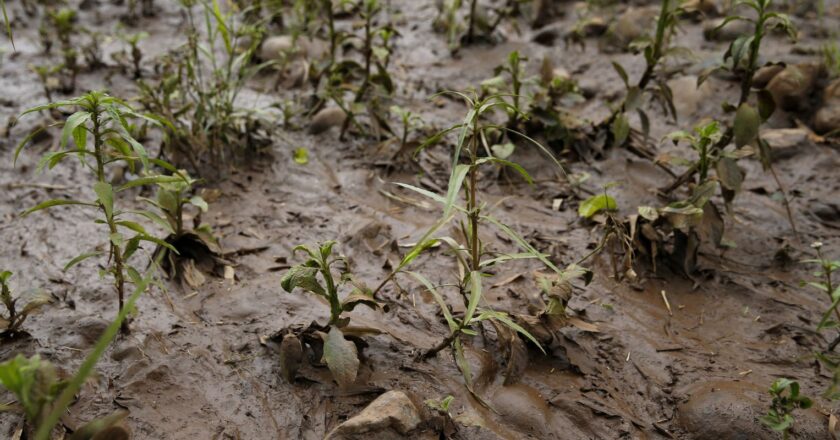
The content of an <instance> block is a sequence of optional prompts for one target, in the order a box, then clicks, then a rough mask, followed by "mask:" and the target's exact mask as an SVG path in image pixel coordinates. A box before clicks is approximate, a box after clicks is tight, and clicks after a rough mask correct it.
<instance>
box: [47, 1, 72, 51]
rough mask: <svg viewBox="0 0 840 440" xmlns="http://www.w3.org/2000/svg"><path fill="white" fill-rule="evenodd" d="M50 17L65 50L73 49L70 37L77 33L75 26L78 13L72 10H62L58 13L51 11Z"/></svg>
mask: <svg viewBox="0 0 840 440" xmlns="http://www.w3.org/2000/svg"><path fill="white" fill-rule="evenodd" d="M49 17H50V21H51V22H52V25H53V29H54V30H55V34H56V37H58V41H59V42H61V46H62V47H63V48H65V49H66V48H69V47H71V42H70V37H71V35H73V33H74V32H75V31H76V26H75V25H74V23H75V21H76V11H75V10H74V9H70V8H61V9H59V10H58V11H50V12H49Z"/></svg>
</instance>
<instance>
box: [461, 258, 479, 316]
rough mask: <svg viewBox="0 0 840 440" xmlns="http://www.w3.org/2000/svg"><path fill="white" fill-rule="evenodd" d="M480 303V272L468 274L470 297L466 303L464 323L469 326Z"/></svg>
mask: <svg viewBox="0 0 840 440" xmlns="http://www.w3.org/2000/svg"><path fill="white" fill-rule="evenodd" d="M479 301H481V272H478V271H472V272H470V297H469V301H467V311H466V312H465V313H464V323H465V324H467V325H469V323H470V321H472V318H473V316H475V310H476V309H477V308H478V303H479Z"/></svg>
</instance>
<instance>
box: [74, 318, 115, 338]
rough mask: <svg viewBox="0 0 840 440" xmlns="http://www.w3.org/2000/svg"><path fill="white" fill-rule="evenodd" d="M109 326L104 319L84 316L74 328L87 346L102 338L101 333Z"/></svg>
mask: <svg viewBox="0 0 840 440" xmlns="http://www.w3.org/2000/svg"><path fill="white" fill-rule="evenodd" d="M109 324H111V323H110V322H108V321H106V320H104V319H101V318H96V317H93V316H86V317H84V318H82V319H80V320H79V321H78V322H77V323H76V326H77V328H78V332H79V336H81V338H82V340H84V342H86V343H88V344H93V343H94V342H96V341H97V340H98V339H99V337H100V336H102V333H103V332H104V331H105V329H106V328H108V325H109Z"/></svg>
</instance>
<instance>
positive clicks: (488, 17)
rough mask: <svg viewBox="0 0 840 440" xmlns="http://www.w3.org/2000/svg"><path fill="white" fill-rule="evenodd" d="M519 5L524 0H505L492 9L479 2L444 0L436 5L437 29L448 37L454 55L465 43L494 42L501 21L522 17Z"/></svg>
mask: <svg viewBox="0 0 840 440" xmlns="http://www.w3.org/2000/svg"><path fill="white" fill-rule="evenodd" d="M520 3H522V0H506V1H504V2H502V4H501V5H499V6H498V7H495V8H492V10H491V8H487V7H486V6H485V5H481V4H479V1H478V0H468V1H466V2H465V1H463V0H442V1H439V2H437V4H438V15H437V17H436V18H435V21H434V28H435V30H436V31H438V32H441V33H443V34H445V35H446V40H447V42H448V45H449V49H450V50H451V51H453V52H455V51H457V50H458V49H459V48H460V47H461V45H464V44H474V43H478V42H482V41H484V42H491V41H492V36H493V33H494V32H495V30H496V29H497V28H498V27H499V25H500V24H501V23H502V21H503V20H504V19H505V18H508V17H513V16H515V15H517V14H519V12H520V10H519V4H520ZM464 6H467V8H464ZM464 9H466V10H464Z"/></svg>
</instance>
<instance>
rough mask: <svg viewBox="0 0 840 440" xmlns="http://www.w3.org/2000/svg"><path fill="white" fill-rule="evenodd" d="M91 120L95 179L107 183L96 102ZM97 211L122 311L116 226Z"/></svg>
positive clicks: (125, 325) (125, 328) (123, 329)
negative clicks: (104, 227)
mask: <svg viewBox="0 0 840 440" xmlns="http://www.w3.org/2000/svg"><path fill="white" fill-rule="evenodd" d="M91 110H92V111H91V120H92V121H93V148H94V157H95V158H96V178H97V180H98V181H99V182H105V183H107V179H106V176H105V158H104V152H103V151H102V143H103V139H102V133H101V127H100V123H101V121H100V120H99V111H100V110H99V103H98V102H97V101H94V102H92V108H91ZM99 209H101V210H102V214H103V215H104V216H105V220H106V222H107V223H108V230H109V231H110V234H109V236H108V244H109V253H110V256H111V258H113V259H114V266H113V267H112V268H111V272H112V273H113V274H114V288H115V289H116V291H117V300H118V305H119V309H118V310H122V308H123V300H124V296H125V278H124V276H123V274H124V272H123V258H122V250H121V249H120V246H119V245H117V244H116V243H114V240H113V238H112V237H113V236H114V234H116V233H117V224H116V222H115V221H114V216H113V212H112V213H111V215H109V214H108V212H107V211H106V210H105V205H103V204H102V203H101V202H100V203H99ZM120 332H122V333H123V334H127V333H128V332H129V329H128V322H127V321H123V322H122V323H121V325H120Z"/></svg>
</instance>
